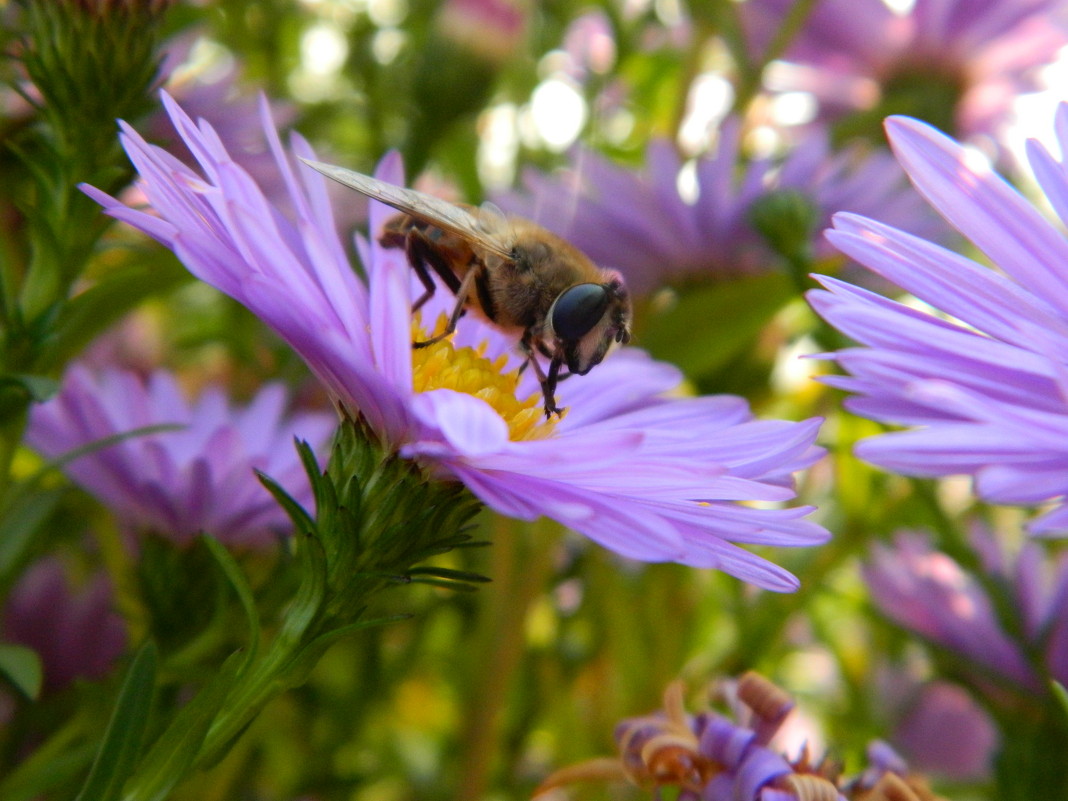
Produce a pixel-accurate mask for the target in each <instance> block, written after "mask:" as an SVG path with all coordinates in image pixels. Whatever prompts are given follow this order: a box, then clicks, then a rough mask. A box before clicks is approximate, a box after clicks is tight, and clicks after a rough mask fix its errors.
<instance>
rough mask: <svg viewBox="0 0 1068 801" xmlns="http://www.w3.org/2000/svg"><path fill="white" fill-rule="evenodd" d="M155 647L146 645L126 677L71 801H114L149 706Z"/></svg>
mask: <svg viewBox="0 0 1068 801" xmlns="http://www.w3.org/2000/svg"><path fill="white" fill-rule="evenodd" d="M156 661H157V653H156V646H155V645H154V644H153V643H152V642H151V641H149V642H146V643H145V644H144V645H143V646H141V649H140V650H139V651H138V652H137V656H135V657H134V660H133V663H132V664H131V665H130V669H129V671H128V672H127V674H126V680H125V681H124V682H123V685H122V689H121V690H120V691H119V699H118V702H117V703H116V704H115V711H114V712H113V713H112V715H111V720H110V721H109V722H108V727H107V730H106V731H105V732H104V741H103V742H102V743H101V744H100V750H99V751H98V752H97V755H96V759H95V760H94V762H93V767H92V768H91V769H90V770H89V776H88V778H87V779H86V780H85V784H84V785H83V786H82V790H81V792H80V793H78V797H77V798H76V799H75V801H114V800H115V799H117V798H119V794H120V792H121V791H122V786H123V783H124V782H125V781H126V779H127V777H128V776H129V775H130V773H131V772H132V770H133V767H134V765H135V764H136V763H137V757H138V755H139V754H140V752H141V741H142V739H143V737H144V734H145V727H146V725H147V724H148V714H149V711H150V709H151V706H152V691H153V688H154V686H155V680H156Z"/></svg>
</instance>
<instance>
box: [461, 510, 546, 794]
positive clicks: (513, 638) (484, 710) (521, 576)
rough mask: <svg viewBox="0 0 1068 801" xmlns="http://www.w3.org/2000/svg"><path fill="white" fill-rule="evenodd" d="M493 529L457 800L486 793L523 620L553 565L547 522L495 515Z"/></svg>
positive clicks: (520, 656) (517, 657)
mask: <svg viewBox="0 0 1068 801" xmlns="http://www.w3.org/2000/svg"><path fill="white" fill-rule="evenodd" d="M494 528H495V532H494V548H493V569H492V571H491V575H492V576H493V584H492V585H490V586H489V587H488V588H487V589H485V590H483V594H482V597H481V598H480V601H481V610H480V616H479V630H478V632H477V633H476V635H475V636H476V642H477V643H478V645H477V656H476V658H475V660H474V668H473V671H472V672H473V674H474V675H475V676H476V680H475V681H474V682H473V683H472V684H471V685H469V688H468V696H467V700H466V704H465V709H464V729H463V733H462V734H461V737H460V744H461V746H462V748H463V756H462V757H461V762H460V775H459V779H458V781H457V784H456V788H457V790H456V797H457V798H469V799H478V798H482V797H483V796H484V795H485V794H486V789H487V787H488V786H489V780H490V775H491V772H492V769H493V766H494V761H495V759H496V758H497V756H498V754H499V743H500V742H501V737H500V736H499V735H500V731H501V727H502V725H503V718H504V713H505V709H506V707H507V701H508V694H509V691H510V690H511V688H512V685H513V681H514V678H515V673H516V671H517V669H518V668H519V666H520V664H521V663H522V659H523V654H524V637H525V627H524V625H523V624H524V620H525V619H526V615H527V612H528V611H529V609H530V606H531V604H532V603H533V602H534V600H535V599H536V598H537V596H538V594H539V593H540V592H541V590H542V588H543V587H544V585H545V580H546V576H547V575H548V573H549V569H550V567H551V564H552V548H550V547H547V543H546V542H544V540H545V536H544V534H545V530H546V528H547V526H546V525H544V524H539V523H533V524H522V523H518V522H516V521H514V520H510V519H508V518H503V517H499V516H498V517H497V518H496V525H495V526H494ZM535 539H536V540H538V541H537V542H534V540H535Z"/></svg>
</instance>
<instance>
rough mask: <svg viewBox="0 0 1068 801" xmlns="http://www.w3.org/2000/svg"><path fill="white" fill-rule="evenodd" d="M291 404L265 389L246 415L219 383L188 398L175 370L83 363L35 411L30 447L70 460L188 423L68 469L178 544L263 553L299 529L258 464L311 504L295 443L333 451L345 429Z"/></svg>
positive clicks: (136, 524) (120, 512)
mask: <svg viewBox="0 0 1068 801" xmlns="http://www.w3.org/2000/svg"><path fill="white" fill-rule="evenodd" d="M285 405H286V391H285V389H284V388H283V387H282V386H280V385H270V386H267V387H265V388H264V389H262V390H261V391H260V392H259V394H258V395H256V397H255V398H254V399H253V401H252V402H251V403H250V404H249V405H248V406H246V407H242V408H232V407H231V406H230V404H229V402H228V401H227V399H226V397H225V396H224V395H223V393H222V391H221V390H219V389H218V388H214V387H211V388H208V389H206V390H204V391H203V392H202V393H201V394H200V397H199V398H198V399H197V400H196V401H195V402H193V403H190V402H188V401H186V399H185V398H184V397H183V396H182V393H181V391H180V389H179V387H178V384H177V382H176V381H175V379H174V377H173V376H172V375H171V374H169V373H166V372H164V371H157V372H155V373H153V374H152V375H151V377H150V378H149V379H148V381H147V382H145V381H143V380H142V379H141V378H140V377H139V376H137V375H135V374H133V373H129V372H125V371H120V370H116V369H111V370H104V371H101V372H100V373H97V374H93V373H91V372H90V371H88V370H87V369H85V368H84V367H81V366H74V367H72V368H70V369H69V370H68V371H67V375H66V376H65V378H64V381H63V386H62V388H61V390H60V392H59V394H58V395H57V396H56V397H54V398H52V399H51V400H49V401H47V402H46V403H43V404H41V405H39V406H36V407H34V409H33V411H32V414H31V420H30V425H29V429H28V431H27V435H26V441H27V442H28V444H29V445H30V446H31V447H32V448H34V449H35V450H37V451H39V452H40V453H41V454H43V455H44V456H46V457H48V458H59V457H62V456H64V455H65V454H68V453H69V452H70V451H72V450H74V449H76V448H82V447H85V446H90V447H92V445H93V443H97V442H99V441H100V440H102V439H104V438H106V437H112V436H115V435H118V434H123V433H125V432H128V431H132V430H134V429H138V428H143V427H145V426H154V425H168V424H174V425H178V426H181V429H180V430H176V431H169V432H160V433H152V434H144V435H134V436H131V437H129V438H126V439H124V440H122V441H121V442H118V443H117V444H114V445H109V446H107V447H103V448H99V449H93V450H90V451H89V452H88V453H86V454H85V455H82V456H79V457H77V458H76V459H74V460H73V461H71V462H69V463H68V464H66V465H64V467H63V470H64V472H66V473H67V475H69V476H70V478H71V480H72V481H74V482H75V483H76V484H78V485H79V486H81V487H83V488H84V489H85V490H86V491H88V492H89V493H91V494H92V495H94V496H96V497H97V498H98V499H99V500H100V501H101V502H102V503H104V504H105V505H106V506H108V507H109V508H110V509H111V510H112V511H113V512H114V513H115V515H116V516H117V517H118V518H119V519H120V520H121V521H122V522H123V523H124V524H125V525H127V526H128V527H130V528H131V529H133V530H134V531H151V532H153V533H156V534H161V535H163V536H166V537H168V538H170V539H173V540H174V541H175V542H177V543H178V544H187V543H189V542H190V541H191V540H192V539H193V538H194V537H195V536H197V534H199V533H201V532H207V533H209V534H211V535H212V536H214V537H217V538H218V539H219V540H220V541H222V542H224V543H226V544H227V545H231V546H256V547H259V546H266V545H270V544H271V543H272V542H274V541H275V540H276V539H277V538H278V535H279V533H282V532H287V531H289V530H291V528H292V524H291V523H290V521H289V518H288V517H287V516H286V514H285V512H284V511H283V510H282V509H281V507H279V506H278V504H276V503H275V501H274V499H273V498H272V497H271V495H270V493H268V492H267V490H266V489H265V488H264V487H263V486H262V485H261V484H260V483H259V481H258V479H257V478H256V475H255V472H254V468H255V469H258V470H261V471H263V472H264V473H266V474H267V475H269V476H271V478H273V479H275V480H276V481H278V482H279V483H280V484H282V486H284V487H286V489H287V490H288V491H289V492H290V493H292V494H293V495H294V497H296V498H298V499H300V500H302V501H305V502H307V501H310V500H311V488H310V487H309V486H308V481H307V477H306V476H305V474H304V470H303V468H302V466H301V462H300V458H299V456H298V454H297V451H296V449H295V447H294V443H293V438H294V437H300V438H301V439H303V440H306V441H307V442H308V443H309V444H310V445H311V446H312V447H313V448H315V449H316V450H322V446H323V445H324V444H325V442H326V440H327V438H328V437H329V435H330V433H331V431H332V430H333V428H334V426H335V425H336V420H335V418H334V417H333V415H330V414H325V413H310V412H307V413H300V414H294V415H292V416H289V417H286V416H285V415H284V411H285Z"/></svg>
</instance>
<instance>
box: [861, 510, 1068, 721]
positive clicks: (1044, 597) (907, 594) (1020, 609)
mask: <svg viewBox="0 0 1068 801" xmlns="http://www.w3.org/2000/svg"><path fill="white" fill-rule="evenodd" d="M972 543H973V545H974V547H975V550H976V551H977V553H978V557H979V561H980V564H981V566H982V572H981V573H980V574H978V575H977V574H973V573H969V572H968V571H967V570H965V569H964V568H963V567H961V566H960V564H959V563H957V562H956V561H955V560H953V559H952V558H950V557H949V556H947V555H946V554H944V553H940V552H938V551H935V550H933V549H932V548H931V547H930V545H929V543H928V539H927V537H926V536H924V535H922V534H919V533H916V532H901V533H899V534H898V535H897V536H896V537H895V539H894V544H893V546H888V545H879V546H876V548H875V549H874V551H873V554H872V557H871V560H870V561H869V563H868V564H867V565H866V567H865V569H864V575H865V578H866V579H867V583H868V585H869V587H870V588H871V593H872V598H873V600H874V602H875V604H876V606H877V607H878V608H879V610H880V611H881V612H882V613H883V614H884V615H886V616H887V617H888V618H890V619H891V620H893V621H894V622H895V623H897V624H898V625H901V626H903V627H905V628H907V629H909V630H910V631H913V632H916V633H917V634H919V635H920V636H921V637H923V638H924V639H926V640H928V641H930V642H932V643H934V644H936V645H939V646H941V647H943V648H945V649H946V650H948V651H949V652H951V653H952V654H955V655H956V656H957V657H959V658H960V661H959V662H958V663H957V664H958V666H959V671H960V672H962V673H963V674H964V675H965V676H966V677H967V678H968V679H969V680H970V681H971V682H972V683H973V684H974V685H975V686H976V687H977V688H978V689H979V690H980V691H982V692H983V693H984V694H986V695H987V697H988V698H990V699H992V700H994V701H1001V700H1003V699H1004V698H1005V697H1006V692H1009V691H1012V692H1014V693H1015V696H1018V697H1019V698H1022V699H1027V698H1030V699H1031V701H1032V702H1035V701H1038V700H1040V699H1041V698H1044V697H1045V694H1046V693H1048V692H1049V690H1048V687H1047V685H1046V677H1052V678H1054V679H1056V680H1057V681H1059V682H1061V683H1065V682H1068V616H1066V615H1065V609H1066V606H1065V604H1066V602H1068V554H1061V556H1060V557H1052V556H1049V555H1048V554H1046V552H1045V551H1044V549H1043V548H1041V547H1040V546H1039V545H1038V544H1037V543H1034V542H1029V543H1026V544H1025V545H1024V546H1023V547H1022V548H1021V550H1020V551H1019V553H1018V555H1017V556H1016V557H1015V558H1008V557H1007V556H1006V553H1005V552H1004V550H1003V548H1002V547H1001V546H1000V545H999V544H998V542H997V540H996V539H995V537H994V536H993V535H991V534H990V532H988V531H985V530H983V529H980V528H976V529H975V530H974V531H973V533H972ZM995 585H996V586H997V587H999V588H1000V589H999V593H998V594H997V595H992V594H991V592H990V590H989V589H988V588H989V587H991V586H995ZM1003 593H1007V595H1008V598H1007V599H1006V598H1003V597H1000V596H1001V594H1003ZM1006 601H1008V603H1006Z"/></svg>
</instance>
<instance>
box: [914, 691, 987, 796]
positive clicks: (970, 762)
mask: <svg viewBox="0 0 1068 801" xmlns="http://www.w3.org/2000/svg"><path fill="white" fill-rule="evenodd" d="M894 742H895V743H896V744H897V745H898V746H899V748H900V750H901V753H902V754H903V755H904V756H905V757H907V758H908V761H909V764H910V765H912V766H913V767H914V768H916V769H917V770H922V771H924V772H925V773H937V774H939V775H941V776H945V777H947V778H950V779H956V780H958V781H977V780H982V779H986V778H988V777H989V776H990V770H991V767H992V765H993V763H994V754H995V752H996V751H997V748H998V731H997V728H996V727H995V726H994V723H993V721H992V720H991V719H990V716H989V715H988V714H987V713H986V711H985V710H984V709H983V708H982V707H981V706H979V704H977V703H976V701H975V699H974V698H972V696H971V695H969V694H968V692H967V691H965V690H964V689H963V688H961V687H958V686H957V685H956V684H951V683H949V682H947V681H933V682H930V683H929V684H926V685H924V686H923V688H922V689H921V690H920V692H919V693H918V694H917V695H916V697H915V698H913V699H912V700H911V702H910V704H909V707H908V710H907V711H906V712H905V714H904V716H903V717H902V719H901V721H900V723H898V725H897V727H896V728H895V730H894Z"/></svg>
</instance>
